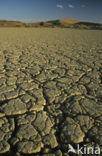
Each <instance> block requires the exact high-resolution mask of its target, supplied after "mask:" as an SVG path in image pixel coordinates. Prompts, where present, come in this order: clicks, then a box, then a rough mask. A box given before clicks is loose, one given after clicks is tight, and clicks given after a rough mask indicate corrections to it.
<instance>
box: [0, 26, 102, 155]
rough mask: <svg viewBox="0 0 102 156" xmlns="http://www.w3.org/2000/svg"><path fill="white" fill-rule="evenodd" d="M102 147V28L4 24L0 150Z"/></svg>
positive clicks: (54, 151)
mask: <svg viewBox="0 0 102 156" xmlns="http://www.w3.org/2000/svg"><path fill="white" fill-rule="evenodd" d="M69 143H70V144H71V145H73V147H74V148H76V146H77V144H80V146H83V145H87V146H99V147H100V148H101V151H102V31H94V30H71V29H60V28H0V155H9V156H16V155H17V156H23V155H26V156H28V155H32V156H33V155H35V156H40V155H41V156H62V155H63V156H68V155H71V154H68V152H67V151H68V147H69V145H68V144H69Z"/></svg>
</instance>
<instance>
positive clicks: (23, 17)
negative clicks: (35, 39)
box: [0, 0, 102, 23]
mask: <svg viewBox="0 0 102 156" xmlns="http://www.w3.org/2000/svg"><path fill="white" fill-rule="evenodd" d="M68 17H69V18H72V19H77V20H80V21H88V22H95V23H102V0H0V19H8V20H17V21H23V22H38V21H48V20H56V19H63V18H68Z"/></svg>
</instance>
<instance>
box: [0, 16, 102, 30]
mask: <svg viewBox="0 0 102 156" xmlns="http://www.w3.org/2000/svg"><path fill="white" fill-rule="evenodd" d="M0 27H64V28H79V29H102V24H99V23H91V22H81V21H79V20H74V19H71V18H65V19H58V20H52V21H46V22H35V23H24V22H21V21H9V20H0Z"/></svg>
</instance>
